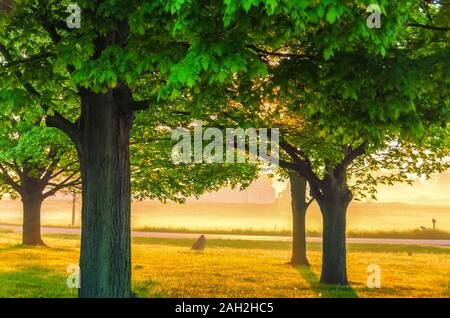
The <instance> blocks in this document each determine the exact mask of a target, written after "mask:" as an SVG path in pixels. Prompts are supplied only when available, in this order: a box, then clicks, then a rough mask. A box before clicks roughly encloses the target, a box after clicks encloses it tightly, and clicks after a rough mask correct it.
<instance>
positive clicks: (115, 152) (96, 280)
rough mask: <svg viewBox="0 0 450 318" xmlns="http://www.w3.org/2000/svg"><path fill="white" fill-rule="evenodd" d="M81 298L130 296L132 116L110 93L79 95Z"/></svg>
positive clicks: (83, 93) (84, 93)
mask: <svg viewBox="0 0 450 318" xmlns="http://www.w3.org/2000/svg"><path fill="white" fill-rule="evenodd" d="M81 96H82V98H81V102H82V113H81V117H80V132H81V140H80V145H79V147H78V151H79V157H80V163H81V175H82V186H83V196H82V238H81V256H80V283H81V288H80V289H79V297H89V298H92V297H93V298H98V297H114V298H118V297H121V298H122V297H123V298H125V297H131V295H132V293H131V247H130V245H131V242H130V240H131V239H130V235H131V231H130V210H131V190H130V153H129V141H130V130H131V122H132V113H131V112H122V111H121V110H120V108H119V107H118V105H117V103H116V101H115V99H114V95H113V93H112V91H109V92H107V93H105V94H100V93H98V94H95V93H92V92H86V91H84V92H82V94H81Z"/></svg>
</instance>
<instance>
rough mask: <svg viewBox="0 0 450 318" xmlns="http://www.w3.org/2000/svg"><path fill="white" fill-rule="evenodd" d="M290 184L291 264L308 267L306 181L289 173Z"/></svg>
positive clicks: (294, 173) (293, 173)
mask: <svg viewBox="0 0 450 318" xmlns="http://www.w3.org/2000/svg"><path fill="white" fill-rule="evenodd" d="M289 180H290V184H291V206H292V255H291V262H290V263H291V264H292V265H294V266H298V265H304V266H308V265H309V262H308V258H307V256H306V223H305V218H306V211H307V209H308V204H307V202H306V185H307V182H306V179H305V178H303V177H301V176H300V175H299V174H298V173H296V172H290V173H289Z"/></svg>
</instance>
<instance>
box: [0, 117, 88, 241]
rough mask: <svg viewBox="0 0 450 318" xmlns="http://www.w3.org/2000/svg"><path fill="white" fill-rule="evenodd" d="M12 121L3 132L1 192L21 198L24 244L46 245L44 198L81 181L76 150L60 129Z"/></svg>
mask: <svg viewBox="0 0 450 318" xmlns="http://www.w3.org/2000/svg"><path fill="white" fill-rule="evenodd" d="M10 121H11V123H10V125H8V126H7V127H4V129H2V130H1V133H0V193H2V194H9V196H10V197H12V198H16V197H17V196H19V197H20V198H21V199H22V205H23V230H22V244H25V245H43V244H44V243H43V241H42V239H41V206H42V202H43V201H44V200H45V199H46V198H48V197H50V196H52V195H55V194H56V193H57V192H58V191H60V190H62V189H64V188H67V187H71V186H75V185H77V184H78V183H79V180H80V179H79V173H78V163H77V160H76V155H75V150H74V149H73V147H71V144H70V141H69V140H68V139H67V138H66V137H65V136H64V135H63V134H61V133H60V132H59V131H58V130H55V129H53V128H45V127H39V126H34V125H30V124H27V123H26V122H22V121H20V120H15V119H13V120H10Z"/></svg>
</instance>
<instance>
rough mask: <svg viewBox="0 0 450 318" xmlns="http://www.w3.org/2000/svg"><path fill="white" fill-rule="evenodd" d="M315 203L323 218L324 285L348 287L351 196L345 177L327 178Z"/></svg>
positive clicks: (322, 278) (322, 281)
mask: <svg viewBox="0 0 450 318" xmlns="http://www.w3.org/2000/svg"><path fill="white" fill-rule="evenodd" d="M326 184H327V185H326V187H325V189H324V191H323V194H322V195H321V196H320V198H319V199H318V200H317V202H318V203H319V206H320V211H321V213H322V218H323V241H322V252H323V253H322V254H323V256H322V273H321V277H320V282H321V283H324V284H337V285H347V284H348V280H347V255H346V253H347V251H346V214H347V207H348V205H349V203H350V201H351V198H352V195H351V192H350V190H349V189H348V186H347V184H346V181H345V177H343V176H338V177H335V176H333V177H328V179H326Z"/></svg>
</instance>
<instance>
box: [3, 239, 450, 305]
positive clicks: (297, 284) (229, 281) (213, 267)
mask: <svg viewBox="0 0 450 318" xmlns="http://www.w3.org/2000/svg"><path fill="white" fill-rule="evenodd" d="M44 240H45V242H46V243H47V244H48V245H49V246H50V247H49V248H47V247H37V248H30V247H23V246H20V245H18V244H19V243H20V233H13V232H2V233H0V297H74V296H76V293H75V291H74V290H71V289H68V288H67V287H66V278H67V276H68V275H69V274H68V273H67V272H66V268H67V266H68V265H69V264H76V263H78V257H79V237H77V236H75V235H46V236H44ZM192 242H193V241H192V240H188V239H151V238H135V239H134V241H133V288H134V291H135V292H136V293H137V295H138V296H139V297H449V296H450V272H449V271H450V249H448V248H439V247H423V246H399V245H369V244H352V245H350V246H349V253H348V270H349V280H350V283H351V285H350V287H347V288H346V287H339V288H337V287H333V286H331V287H324V286H321V285H320V284H319V283H318V277H319V275H320V245H319V244H309V245H308V248H309V251H310V252H309V258H310V262H311V263H312V267H311V269H306V268H293V267H291V266H289V265H286V264H285V263H286V261H287V260H288V259H289V252H290V251H289V248H290V244H289V243H286V242H251V241H227V240H208V247H207V249H206V250H205V251H204V252H203V253H195V252H191V251H190V246H191V244H192ZM370 264H378V265H379V266H380V267H381V270H382V273H381V275H382V279H381V284H382V285H381V287H382V288H381V289H368V288H366V281H367V276H368V275H369V273H367V266H368V265H370Z"/></svg>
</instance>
